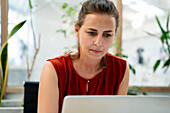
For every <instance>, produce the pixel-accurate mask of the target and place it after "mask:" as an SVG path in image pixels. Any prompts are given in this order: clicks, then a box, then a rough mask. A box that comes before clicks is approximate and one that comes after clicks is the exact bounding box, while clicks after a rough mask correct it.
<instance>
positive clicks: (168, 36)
mask: <svg viewBox="0 0 170 113" xmlns="http://www.w3.org/2000/svg"><path fill="white" fill-rule="evenodd" d="M169 16H170V13H169V14H168V17H167V23H166V30H165V29H163V27H162V25H161V23H160V21H159V19H158V17H157V16H156V17H155V18H156V21H157V23H158V26H159V28H160V30H161V36H160V41H161V43H162V48H163V51H164V53H165V54H166V56H165V58H162V59H158V60H157V61H156V63H155V65H154V67H153V71H154V72H155V71H156V70H157V68H158V66H159V65H160V63H161V62H162V63H163V66H162V68H166V69H165V72H166V71H167V70H168V68H169V66H170V45H169V41H170V30H169Z"/></svg>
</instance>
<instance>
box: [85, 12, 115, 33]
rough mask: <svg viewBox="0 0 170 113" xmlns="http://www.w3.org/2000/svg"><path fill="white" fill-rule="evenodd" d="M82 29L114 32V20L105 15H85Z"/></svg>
mask: <svg viewBox="0 0 170 113" xmlns="http://www.w3.org/2000/svg"><path fill="white" fill-rule="evenodd" d="M82 27H84V28H94V29H100V30H115V27H116V20H115V18H114V17H113V16H111V15H107V14H87V15H86V17H85V19H84V22H83V25H82Z"/></svg>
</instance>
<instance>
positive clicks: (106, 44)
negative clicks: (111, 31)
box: [105, 39, 113, 49]
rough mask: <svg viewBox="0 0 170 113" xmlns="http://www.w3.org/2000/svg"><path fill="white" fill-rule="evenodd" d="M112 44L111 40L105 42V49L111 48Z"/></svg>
mask: <svg viewBox="0 0 170 113" xmlns="http://www.w3.org/2000/svg"><path fill="white" fill-rule="evenodd" d="M112 42H113V39H111V40H108V41H106V42H105V47H106V48H107V49H109V47H110V46H111V44H112Z"/></svg>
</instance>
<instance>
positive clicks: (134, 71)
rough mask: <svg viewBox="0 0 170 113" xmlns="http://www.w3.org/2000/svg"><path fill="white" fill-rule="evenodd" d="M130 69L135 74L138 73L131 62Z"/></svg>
mask: <svg viewBox="0 0 170 113" xmlns="http://www.w3.org/2000/svg"><path fill="white" fill-rule="evenodd" d="M129 69H130V70H131V71H132V72H133V74H134V75H135V74H136V70H135V68H133V67H132V66H131V65H130V64H129Z"/></svg>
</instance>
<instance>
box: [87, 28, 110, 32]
mask: <svg viewBox="0 0 170 113" xmlns="http://www.w3.org/2000/svg"><path fill="white" fill-rule="evenodd" d="M88 30H92V31H97V30H96V29H93V28H88ZM104 32H113V31H112V30H107V31H104Z"/></svg>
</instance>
